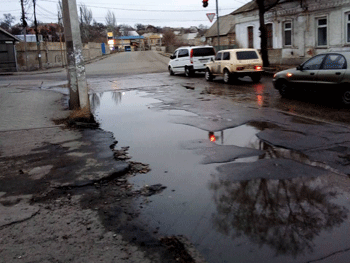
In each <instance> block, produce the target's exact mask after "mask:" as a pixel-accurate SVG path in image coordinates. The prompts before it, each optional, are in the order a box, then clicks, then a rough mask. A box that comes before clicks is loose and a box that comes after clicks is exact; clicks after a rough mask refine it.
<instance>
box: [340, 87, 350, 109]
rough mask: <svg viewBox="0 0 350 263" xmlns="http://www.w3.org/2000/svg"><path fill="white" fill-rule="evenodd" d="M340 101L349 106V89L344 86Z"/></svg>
mask: <svg viewBox="0 0 350 263" xmlns="http://www.w3.org/2000/svg"><path fill="white" fill-rule="evenodd" d="M341 102H342V104H343V105H345V106H350V89H349V88H344V89H343V90H342V92H341Z"/></svg>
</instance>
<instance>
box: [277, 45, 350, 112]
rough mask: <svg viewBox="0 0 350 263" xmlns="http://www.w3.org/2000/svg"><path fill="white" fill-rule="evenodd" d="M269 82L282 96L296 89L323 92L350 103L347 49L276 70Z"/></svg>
mask: <svg viewBox="0 0 350 263" xmlns="http://www.w3.org/2000/svg"><path fill="white" fill-rule="evenodd" d="M273 85H274V87H275V88H276V89H277V90H278V91H279V92H280V94H281V96H282V97H288V96H289V95H291V93H292V92H293V90H297V89H307V90H315V91H326V92H329V93H330V94H332V95H337V96H338V98H339V100H340V102H341V103H343V104H345V105H350V52H346V51H342V52H328V53H322V54H319V55H316V56H314V57H312V58H310V59H309V60H307V61H306V62H304V63H303V64H301V65H299V66H298V67H296V68H292V69H288V70H284V71H281V72H278V73H276V74H275V75H274V76H273Z"/></svg>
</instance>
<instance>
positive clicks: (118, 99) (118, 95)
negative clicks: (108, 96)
mask: <svg viewBox="0 0 350 263" xmlns="http://www.w3.org/2000/svg"><path fill="white" fill-rule="evenodd" d="M112 99H113V100H114V102H115V105H118V104H119V103H120V102H121V101H122V93H121V92H113V93H112Z"/></svg>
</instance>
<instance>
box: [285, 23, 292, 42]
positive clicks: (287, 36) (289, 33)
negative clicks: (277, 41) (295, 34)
mask: <svg viewBox="0 0 350 263" xmlns="http://www.w3.org/2000/svg"><path fill="white" fill-rule="evenodd" d="M283 27H284V33H283V45H284V46H291V45H292V22H285V23H284V26H283Z"/></svg>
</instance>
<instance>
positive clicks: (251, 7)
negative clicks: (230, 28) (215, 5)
mask: <svg viewBox="0 0 350 263" xmlns="http://www.w3.org/2000/svg"><path fill="white" fill-rule="evenodd" d="M255 9H258V4H257V3H256V1H255V0H253V1H250V2H248V3H246V4H245V5H243V6H241V7H240V8H238V9H236V10H235V11H233V12H232V13H231V15H237V14H240V13H244V12H249V11H252V10H255Z"/></svg>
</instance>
